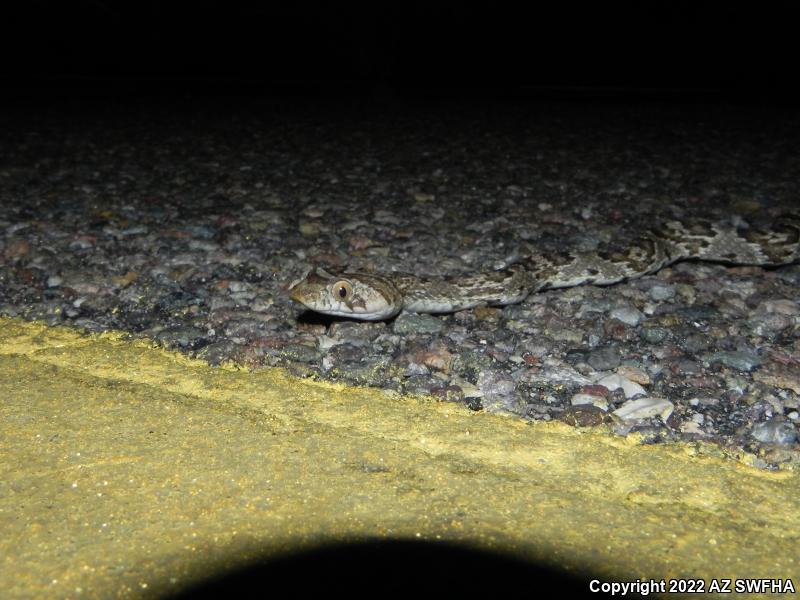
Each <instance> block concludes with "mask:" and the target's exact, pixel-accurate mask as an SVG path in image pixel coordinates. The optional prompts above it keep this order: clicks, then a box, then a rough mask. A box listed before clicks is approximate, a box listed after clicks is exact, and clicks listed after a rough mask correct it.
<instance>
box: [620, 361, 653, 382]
mask: <svg viewBox="0 0 800 600" xmlns="http://www.w3.org/2000/svg"><path fill="white" fill-rule="evenodd" d="M615 371H616V373H617V374H618V375H621V376H622V377H624V378H625V379H629V380H630V381H633V382H635V383H638V384H641V385H650V376H649V375H648V374H647V373H645V372H644V371H642V370H641V369H640V368H638V367H633V366H631V365H620V366H619V367H617V368H616V369H615Z"/></svg>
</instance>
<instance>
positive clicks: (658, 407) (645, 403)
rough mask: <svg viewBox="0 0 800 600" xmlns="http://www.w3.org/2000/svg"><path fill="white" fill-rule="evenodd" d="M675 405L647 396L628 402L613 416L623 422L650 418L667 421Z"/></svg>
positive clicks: (662, 399)
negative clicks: (659, 418)
mask: <svg viewBox="0 0 800 600" xmlns="http://www.w3.org/2000/svg"><path fill="white" fill-rule="evenodd" d="M673 410H675V405H674V404H672V402H670V401H669V400H665V399H664V398H655V397H652V396H648V397H645V398H639V399H637V400H628V401H627V402H625V403H624V404H623V405H622V406H620V407H619V408H618V409H617V410H615V411H614V414H615V415H616V416H618V417H619V418H620V419H622V420H623V421H637V420H639V419H649V418H651V417H661V419H662V420H663V421H666V420H667V419H669V417H670V415H671V414H672V411H673Z"/></svg>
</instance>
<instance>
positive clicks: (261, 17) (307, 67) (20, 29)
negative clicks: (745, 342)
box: [0, 0, 800, 104]
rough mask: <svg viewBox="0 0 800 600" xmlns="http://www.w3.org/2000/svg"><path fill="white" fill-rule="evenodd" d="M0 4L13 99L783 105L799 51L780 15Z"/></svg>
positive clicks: (646, 8)
mask: <svg viewBox="0 0 800 600" xmlns="http://www.w3.org/2000/svg"><path fill="white" fill-rule="evenodd" d="M14 4H16V6H13V5H14ZM11 5H12V6H10V7H9V6H6V7H4V8H3V9H2V11H3V12H4V14H3V15H2V19H1V20H0V23H2V24H1V25H0V27H2V30H3V31H2V33H3V35H2V41H0V45H1V46H0V47H2V52H3V56H4V60H3V62H2V67H0V68H1V69H2V71H0V72H2V82H3V84H4V85H5V86H6V87H7V88H8V89H9V90H11V91H14V90H16V91H18V92H19V91H20V90H30V89H34V90H38V91H41V90H42V88H45V89H47V88H52V89H53V90H56V89H62V90H72V91H76V90H77V91H83V92H87V91H88V92H91V93H103V92H108V91H113V90H126V91H127V93H130V92H132V91H135V92H138V93H151V92H152V93H165V92H166V93H172V92H175V91H179V92H180V91H186V90H193V91H201V92H206V91H219V90H222V91H237V92H239V91H243V90H244V91H246V92H247V93H270V91H274V90H280V89H292V88H294V89H303V90H306V93H310V94H313V93H323V92H324V93H332V92H333V93H336V91H337V90H338V91H348V93H353V92H355V93H360V92H364V93H372V92H371V91H370V90H373V91H374V89H376V87H380V86H384V87H386V88H388V89H392V90H394V91H395V92H396V93H401V94H402V93H410V94H413V93H416V92H419V91H421V90H431V89H434V90H445V91H446V90H450V91H452V92H453V93H455V94H467V95H469V94H482V93H490V94H491V93H496V94H501V95H502V94H520V93H522V94H529V93H533V94H536V93H541V91H542V90H550V91H551V92H552V90H572V91H575V90H581V91H580V92H579V93H589V92H592V91H595V92H597V91H600V90H605V91H606V92H607V91H608V90H616V91H617V92H618V93H623V94H634V93H635V94H640V95H641V94H642V93H643V92H644V91H647V93H653V92H655V94H656V95H664V96H668V95H674V94H675V93H676V92H677V93H678V94H679V95H681V94H682V95H687V94H688V95H692V94H694V95H698V94H700V95H704V96H710V97H724V98H725V99H726V100H739V99H743V100H746V101H751V100H756V101H763V100H766V101H775V102H780V103H789V104H796V102H797V94H796V89H795V88H796V81H795V80H796V79H797V75H796V71H797V58H798V55H799V54H800V53H798V36H797V35H796V23H797V21H796V19H794V18H793V16H792V15H791V11H790V9H789V8H788V7H789V6H790V5H789V3H756V2H751V3H749V4H745V5H741V4H738V3H723V2H718V3H713V4H705V3H699V2H667V1H657V2H636V3H633V2H630V3H628V2H625V3H617V2H594V3H574V2H550V3H523V2H517V3H495V2H479V3H461V2H444V3H443V2H394V3H388V2H372V3H363V4H360V3H355V4H354V3H346V2H313V1H305V2H285V3H280V4H278V3H271V2H230V1H228V2H226V1H221V0H217V1H213V0H205V1H196V2H167V1H157V0H140V1H138V2H128V1H124V2H114V1H112V0H105V1H103V0H95V1H90V0H76V1H72V2H67V1H64V2H46V1H44V0H38V1H37V0H28V1H26V2H17V3H11ZM525 5H527V7H524V6H525ZM537 90H538V91H537ZM12 95H13V94H12Z"/></svg>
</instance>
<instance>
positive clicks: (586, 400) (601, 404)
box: [569, 393, 608, 411]
mask: <svg viewBox="0 0 800 600" xmlns="http://www.w3.org/2000/svg"><path fill="white" fill-rule="evenodd" d="M569 402H570V404H572V405H573V406H579V405H581V404H591V405H593V406H596V407H597V408H599V409H601V410H604V411H605V410H608V402H607V401H606V399H605V398H602V397H600V396H593V395H591V394H580V393H579V394H573V396H572V397H571V398H570V399H569Z"/></svg>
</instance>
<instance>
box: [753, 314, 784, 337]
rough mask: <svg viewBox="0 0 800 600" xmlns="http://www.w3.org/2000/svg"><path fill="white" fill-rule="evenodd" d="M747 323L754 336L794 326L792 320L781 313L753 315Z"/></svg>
mask: <svg viewBox="0 0 800 600" xmlns="http://www.w3.org/2000/svg"><path fill="white" fill-rule="evenodd" d="M748 323H749V325H750V326H751V327H752V328H753V332H754V333H755V334H756V335H764V334H765V333H767V332H773V331H783V330H784V329H786V328H787V327H791V326H792V325H794V319H793V318H792V317H788V316H786V315H784V314H781V313H762V314H756V315H754V316H753V318H751V319H750V320H749V321H748Z"/></svg>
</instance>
